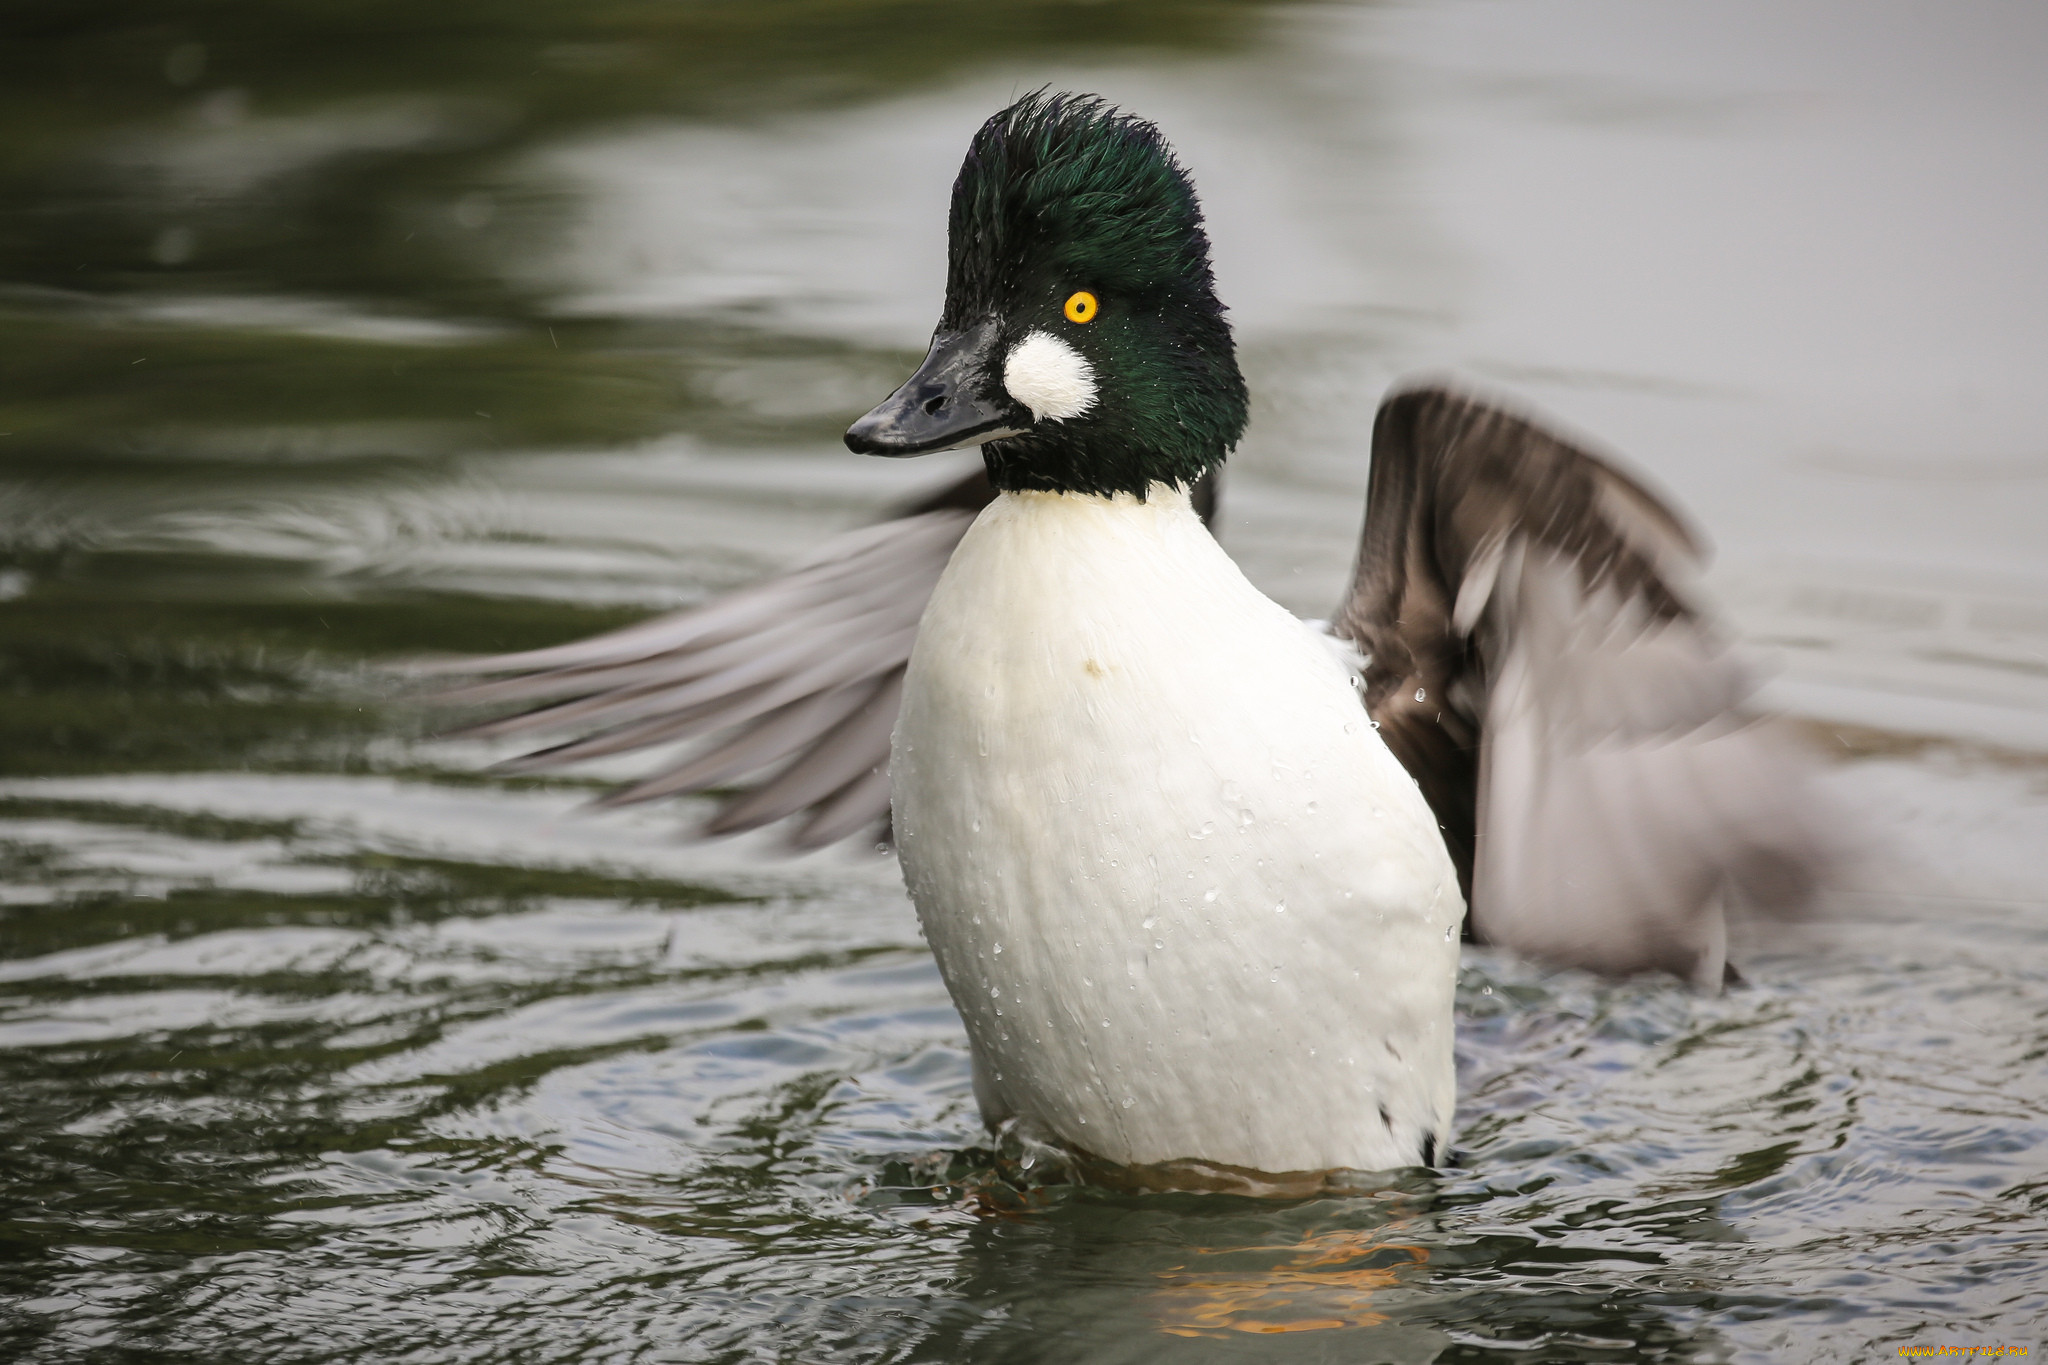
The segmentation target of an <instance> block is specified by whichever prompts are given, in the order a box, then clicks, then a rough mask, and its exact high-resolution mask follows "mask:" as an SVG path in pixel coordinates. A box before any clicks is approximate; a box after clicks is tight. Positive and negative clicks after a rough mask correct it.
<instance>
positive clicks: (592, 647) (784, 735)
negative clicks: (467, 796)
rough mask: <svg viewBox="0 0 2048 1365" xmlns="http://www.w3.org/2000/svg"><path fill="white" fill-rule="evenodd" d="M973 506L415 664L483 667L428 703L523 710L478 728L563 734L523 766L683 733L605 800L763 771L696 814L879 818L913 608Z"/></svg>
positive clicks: (722, 829) (823, 829)
mask: <svg viewBox="0 0 2048 1365" xmlns="http://www.w3.org/2000/svg"><path fill="white" fill-rule="evenodd" d="M973 519H974V513H973V512H972V511H971V510H968V509H966V508H961V507H940V508H937V509H936V510H931V511H925V512H921V513H918V514H916V515H912V516H907V517H899V518H897V519H895V520H892V521H885V522H881V523H879V524H877V525H874V526H868V527H863V528H861V529H860V530H857V531H852V532H849V533H847V534H845V535H842V536H839V537H836V538H835V539H833V540H831V541H828V542H827V543H826V544H825V545H823V546H821V547H820V548H819V549H818V550H817V552H816V553H814V554H813V555H811V556H810V557H808V558H807V559H806V560H804V561H803V562H802V563H799V564H798V565H797V566H796V567H795V568H793V569H791V570H790V571H789V572H787V573H785V574H782V575H779V576H777V577H775V578H770V579H766V580H764V581H762V582H760V583H756V584H753V585H750V586H748V587H745V588H742V589H740V590H738V591H737V592H734V593H731V594H729V595H727V596H725V597H722V598H718V599H716V600H714V601H712V602H709V603H707V604H705V605H703V606H700V607H695V608H692V609H689V610H686V611H680V612H675V613H672V614H670V615H667V616H663V617H659V618H657V619H655V620H652V621H646V622H642V623H640V624H637V625H634V626H629V627H627V628H626V629H624V630H618V631H613V632H611V633H610V634H607V635H600V636H596V637H593V638H591V639H588V640H579V641H576V642H574V643H571V644H567V645H560V646H557V647H554V648H550V649H539V650H530V651H526V652H523V653H519V654H506V655H500V656H497V657H494V658H487V659H461V660H452V661H448V662H444V663H436V664H432V665H427V666H425V669H426V671H428V672H432V673H439V674H443V675H448V674H457V675H465V676H468V677H473V678H481V679H484V680H482V681H478V682H473V683H469V684H467V685H465V686H460V687H456V688H454V689H451V690H449V691H448V692H446V693H444V694H443V695H442V698H441V699H442V700H444V701H448V702H455V703H464V704H472V705H488V706H501V705H505V704H508V703H510V704H518V705H524V706H527V707H528V708H530V709H527V710H524V711H521V712H518V713H515V714H513V715H509V716H505V717H502V718H499V719H495V720H490V721H485V722H483V723H480V724H478V725H475V726H472V727H470V728H469V729H468V730H467V731H465V732H464V733H467V734H471V735H476V736H489V737H496V736H505V735H520V734H540V733H544V732H548V731H557V732H563V731H567V732H573V733H575V734H576V735H577V736H578V738H575V739H573V740H571V741H570V742H567V743H564V744H560V745H557V746H555V747H553V748H548V749H542V750H540V751H538V752H536V753H533V754H529V755H527V756H526V757H524V758H521V759H517V760H514V762H513V764H512V765H511V766H513V767H516V768H521V769H528V770H531V769H542V768H554V767H560V766H563V765H566V764H569V763H574V762H577V761H579V760H583V759H590V758H598V757H602V756H606V755H610V754H618V753H627V752H631V751H634V750H639V749H645V748H651V747H654V746H656V745H671V744H677V743H683V742H687V741H691V740H703V741H705V742H704V743H702V744H700V745H698V746H696V747H695V748H693V749H691V750H690V751H688V752H686V753H685V754H684V755H683V756H682V757H681V758H680V759H679V760H678V761H676V762H674V763H673V764H672V765H670V766H669V767H667V768H665V769H663V770H661V771H659V772H656V773H654V774H652V775H651V776H649V777H647V778H644V779H642V780H641V781H638V782H636V783H633V784H631V785H629V786H627V787H625V788H623V789H621V790H619V791H617V792H614V793H613V794H612V795H610V796H609V797H607V798H606V801H605V804H609V805H616V804H623V803H627V802H634V801H649V800H654V799H656V798H659V797H666V796H676V795H683V794H687V793H691V792H698V791H704V790H707V789H709V788H711V787H714V786H717V785H720V784H725V783H730V782H734V781H738V780H742V779H748V778H755V777H757V775H762V774H765V776H762V777H760V778H759V780H758V784H757V785H756V786H754V787H753V788H752V789H751V790H748V791H743V792H741V793H740V794H738V795H737V796H734V797H732V798H731V799H729V800H728V801H727V802H726V803H725V805H724V806H723V807H721V808H720V810H719V811H718V812H717V813H716V814H715V815H714V816H713V817H712V818H711V820H710V821H709V822H708V823H707V824H706V827H705V829H706V832H707V833H711V834H733V833H738V832H740V831H742V830H748V829H754V828H756V827H758V826H761V825H765V824H771V823H773V822H775V821H777V820H782V819H786V818H788V817H790V816H793V815H796V814H798V813H799V812H804V811H808V812H809V815H808V816H807V817H806V818H805V819H804V820H803V821H801V822H800V823H799V824H798V826H797V828H796V831H795V833H794V835H793V842H794V843H796V844H797V845H798V846H799V847H805V848H810V847H818V846H821V845H823V844H828V843H832V842H834V841H835V840H838V839H841V838H845V837H847V836H849V835H851V834H854V833H857V832H858V831H859V830H861V829H862V828H864V827H866V826H869V825H872V824H875V823H876V822H878V821H880V820H882V819H883V818H884V817H886V815H887V814H888V809H889V784H888V776H887V766H888V759H889V735H890V732H891V730H893V729H894V727H895V722H896V712H897V709H898V706H899V704H900V701H901V688H902V680H903V670H904V666H905V664H906V663H907V662H908V660H909V658H910V648H911V644H912V642H913V641H914V640H915V639H916V635H917V622H918V618H919V617H921V616H922V615H923V614H924V606H925V603H926V602H927V601H928V600H929V599H930V597H931V593H932V589H933V587H935V586H936V585H937V583H938V580H939V575H940V574H941V573H942V572H943V571H944V569H945V567H946V562H947V561H948V560H949V559H950V558H951V557H952V554H953V548H954V546H955V545H957V544H958V543H959V541H960V537H961V536H962V535H963V534H965V533H966V530H967V527H968V525H969V523H971V522H972V521H973Z"/></svg>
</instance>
